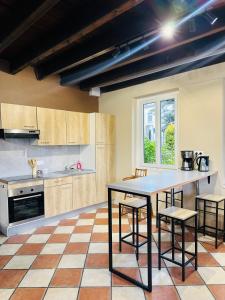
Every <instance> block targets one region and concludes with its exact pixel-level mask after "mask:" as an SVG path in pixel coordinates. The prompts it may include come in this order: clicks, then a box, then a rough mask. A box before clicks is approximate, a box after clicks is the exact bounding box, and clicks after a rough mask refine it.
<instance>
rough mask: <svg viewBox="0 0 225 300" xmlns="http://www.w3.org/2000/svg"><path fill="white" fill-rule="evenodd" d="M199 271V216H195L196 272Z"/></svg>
mask: <svg viewBox="0 0 225 300" xmlns="http://www.w3.org/2000/svg"><path fill="white" fill-rule="evenodd" d="M197 269H198V215H196V216H195V270H196V271H197Z"/></svg>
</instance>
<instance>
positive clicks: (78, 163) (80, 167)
mask: <svg viewBox="0 0 225 300" xmlns="http://www.w3.org/2000/svg"><path fill="white" fill-rule="evenodd" d="M82 169H83V168H82V164H81V162H80V161H79V160H78V161H77V170H80V171H81V170H82Z"/></svg>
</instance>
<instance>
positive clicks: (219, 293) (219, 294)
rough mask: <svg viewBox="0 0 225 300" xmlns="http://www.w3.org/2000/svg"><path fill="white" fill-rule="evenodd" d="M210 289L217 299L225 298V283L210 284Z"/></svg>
mask: <svg viewBox="0 0 225 300" xmlns="http://www.w3.org/2000/svg"><path fill="white" fill-rule="evenodd" d="M208 289H209V290H210V292H211V293H212V294H213V296H214V297H215V299H216V300H224V299H225V285H216V284H212V285H208Z"/></svg>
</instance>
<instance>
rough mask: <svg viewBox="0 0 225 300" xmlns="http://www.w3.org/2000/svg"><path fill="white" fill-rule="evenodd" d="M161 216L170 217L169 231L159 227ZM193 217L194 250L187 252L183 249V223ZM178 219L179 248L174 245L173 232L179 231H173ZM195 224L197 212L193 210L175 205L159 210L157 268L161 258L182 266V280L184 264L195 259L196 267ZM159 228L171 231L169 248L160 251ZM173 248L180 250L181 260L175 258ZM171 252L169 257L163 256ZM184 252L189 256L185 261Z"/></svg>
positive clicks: (196, 264)
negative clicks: (179, 226)
mask: <svg viewBox="0 0 225 300" xmlns="http://www.w3.org/2000/svg"><path fill="white" fill-rule="evenodd" d="M163 218H170V219H171V231H170V230H168V229H162V228H161V220H162V219H163ZM191 218H194V219H195V241H194V243H195V252H194V253H192V252H189V251H187V250H185V225H186V224H185V223H186V221H188V220H189V219H191ZM176 221H179V222H180V223H181V230H182V231H181V237H182V238H181V248H178V247H176V246H175V234H177V235H180V234H179V233H175V226H174V225H175V222H176ZM197 224H198V213H197V212H196V211H193V210H189V209H184V208H179V207H176V206H171V207H168V208H165V209H164V210H162V211H160V213H159V230H158V247H159V252H158V268H159V270H160V269H161V258H163V259H165V260H168V261H170V262H172V263H174V264H177V265H179V266H181V267H182V281H184V280H185V266H186V265H188V264H189V263H190V262H191V261H192V260H195V270H197V268H198V261H197V252H198V251H197ZM161 230H163V231H167V232H170V233H171V248H169V249H167V250H166V251H164V252H161ZM175 250H177V251H181V254H182V260H181V262H180V261H178V260H176V259H175ZM170 251H171V252H172V253H171V254H172V255H171V258H169V257H168V256H165V254H167V253H169V252H170ZM185 254H189V255H190V256H191V258H189V259H188V260H186V261H185Z"/></svg>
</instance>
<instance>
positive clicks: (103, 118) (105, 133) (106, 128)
mask: <svg viewBox="0 0 225 300" xmlns="http://www.w3.org/2000/svg"><path fill="white" fill-rule="evenodd" d="M95 126H96V128H95V130H96V133H95V134H96V136H95V140H96V144H103V145H111V144H115V116H113V115H109V114H102V113H96V114H95Z"/></svg>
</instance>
